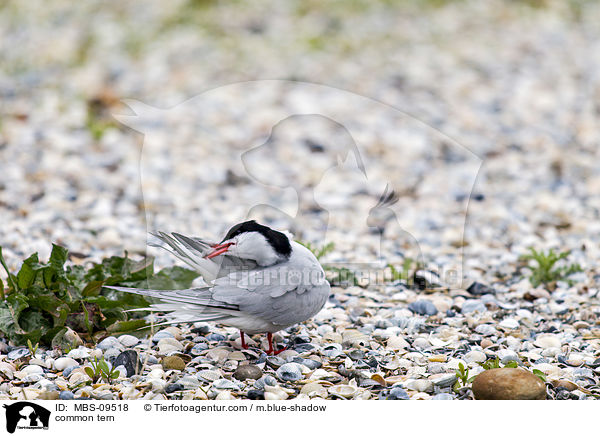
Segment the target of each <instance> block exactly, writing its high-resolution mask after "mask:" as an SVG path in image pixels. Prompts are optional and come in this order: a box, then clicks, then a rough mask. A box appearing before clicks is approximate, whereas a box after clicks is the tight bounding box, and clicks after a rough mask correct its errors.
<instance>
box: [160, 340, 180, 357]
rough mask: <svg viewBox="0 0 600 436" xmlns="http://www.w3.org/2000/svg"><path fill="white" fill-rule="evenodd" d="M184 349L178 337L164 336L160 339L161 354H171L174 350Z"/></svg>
mask: <svg viewBox="0 0 600 436" xmlns="http://www.w3.org/2000/svg"><path fill="white" fill-rule="evenodd" d="M181 350H183V345H182V344H181V342H179V341H178V340H177V339H173V338H164V339H161V340H160V341H158V352H159V353H160V354H163V355H165V354H169V353H172V352H174V351H181Z"/></svg>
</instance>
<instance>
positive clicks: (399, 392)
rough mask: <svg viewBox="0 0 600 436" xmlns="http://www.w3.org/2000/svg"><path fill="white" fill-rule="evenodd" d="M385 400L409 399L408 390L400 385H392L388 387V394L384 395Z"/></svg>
mask: <svg viewBox="0 0 600 436" xmlns="http://www.w3.org/2000/svg"><path fill="white" fill-rule="evenodd" d="M386 399H387V400H410V396H409V395H408V392H406V391H405V390H404V389H402V388H400V387H394V388H392V389H390V393H389V395H388V396H387V397H386Z"/></svg>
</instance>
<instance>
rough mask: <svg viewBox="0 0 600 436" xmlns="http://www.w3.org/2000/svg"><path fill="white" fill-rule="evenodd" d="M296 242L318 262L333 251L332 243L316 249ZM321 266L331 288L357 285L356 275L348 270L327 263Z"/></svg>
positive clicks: (333, 245) (304, 243)
mask: <svg viewBox="0 0 600 436" xmlns="http://www.w3.org/2000/svg"><path fill="white" fill-rule="evenodd" d="M296 242H298V243H299V244H300V245H303V246H304V247H306V248H308V249H309V250H310V251H311V252H312V253H313V254H314V255H315V257H316V258H317V259H319V260H321V259H322V258H323V257H325V256H326V255H327V254H329V253H331V252H332V251H333V250H334V249H335V244H334V243H333V242H328V243H327V244H325V245H323V246H320V247H317V246H316V245H313V244H311V243H310V242H302V241H296ZM322 265H323V270H324V271H325V275H326V277H327V280H328V281H329V283H330V284H331V285H332V286H342V287H345V286H356V285H358V279H357V277H356V274H355V273H354V272H353V271H352V270H350V269H349V268H347V267H343V266H335V265H332V264H327V263H323V264H322Z"/></svg>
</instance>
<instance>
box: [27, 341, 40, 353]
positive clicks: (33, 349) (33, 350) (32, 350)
mask: <svg viewBox="0 0 600 436" xmlns="http://www.w3.org/2000/svg"><path fill="white" fill-rule="evenodd" d="M39 345H40V344H38V343H36V344H35V346H34V345H33V343H32V342H31V339H27V348H29V353H30V354H31V357H35V353H37V350H38V346H39Z"/></svg>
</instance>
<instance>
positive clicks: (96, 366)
mask: <svg viewBox="0 0 600 436" xmlns="http://www.w3.org/2000/svg"><path fill="white" fill-rule="evenodd" d="M90 365H91V366H86V367H85V368H84V371H85V373H86V374H87V375H88V376H89V377H90V378H91V379H92V382H94V383H96V382H97V381H98V380H100V378H102V379H104V380H105V381H106V382H107V383H109V384H110V383H111V382H112V381H113V380H114V379H116V378H117V377H119V371H117V370H112V371H111V369H110V368H109V366H108V363H107V362H106V360H104V358H103V357H102V358H101V359H100V360H98V358H97V357H94V361H93V362H90Z"/></svg>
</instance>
